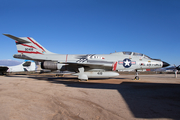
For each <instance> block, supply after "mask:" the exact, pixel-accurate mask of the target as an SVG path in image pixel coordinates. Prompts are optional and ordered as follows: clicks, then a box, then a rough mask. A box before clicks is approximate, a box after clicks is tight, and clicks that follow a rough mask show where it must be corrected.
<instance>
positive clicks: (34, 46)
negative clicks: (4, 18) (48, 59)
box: [4, 34, 53, 54]
mask: <svg viewBox="0 0 180 120" xmlns="http://www.w3.org/2000/svg"><path fill="white" fill-rule="evenodd" d="M4 35H5V36H7V37H9V38H12V39H14V40H15V41H16V47H17V51H18V53H27V54H53V53H52V52H50V51H48V50H47V49H45V48H44V47H43V46H42V45H40V44H39V43H38V42H37V41H35V40H34V39H33V38H31V37H15V36H13V35H10V34H4Z"/></svg>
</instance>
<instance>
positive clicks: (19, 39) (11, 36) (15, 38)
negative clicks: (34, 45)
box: [3, 34, 31, 43]
mask: <svg viewBox="0 0 180 120" xmlns="http://www.w3.org/2000/svg"><path fill="white" fill-rule="evenodd" d="M3 35H5V36H7V37H9V38H12V39H14V40H16V41H18V42H20V43H31V42H29V41H27V40H24V39H21V38H18V37H15V36H13V35H10V34H3Z"/></svg>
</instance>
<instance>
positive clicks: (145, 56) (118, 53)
mask: <svg viewBox="0 0 180 120" xmlns="http://www.w3.org/2000/svg"><path fill="white" fill-rule="evenodd" d="M111 54H112V55H129V56H139V57H141V59H142V58H145V59H150V60H158V61H161V60H160V59H152V58H150V57H149V56H147V55H144V54H142V53H137V52H129V51H127V52H126V51H124V52H115V53H111Z"/></svg>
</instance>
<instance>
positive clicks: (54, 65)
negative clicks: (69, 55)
mask: <svg viewBox="0 0 180 120" xmlns="http://www.w3.org/2000/svg"><path fill="white" fill-rule="evenodd" d="M63 65H64V64H59V63H58V62H53V61H44V62H41V68H42V69H49V70H60V69H61V68H62V67H63Z"/></svg>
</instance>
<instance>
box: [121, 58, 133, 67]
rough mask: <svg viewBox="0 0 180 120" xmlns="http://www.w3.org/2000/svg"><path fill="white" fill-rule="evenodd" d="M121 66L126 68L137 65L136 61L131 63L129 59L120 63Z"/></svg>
mask: <svg viewBox="0 0 180 120" xmlns="http://www.w3.org/2000/svg"><path fill="white" fill-rule="evenodd" d="M118 64H119V65H123V66H124V67H125V68H129V67H131V65H135V64H136V61H131V60H130V59H128V58H125V59H124V60H123V61H118Z"/></svg>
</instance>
